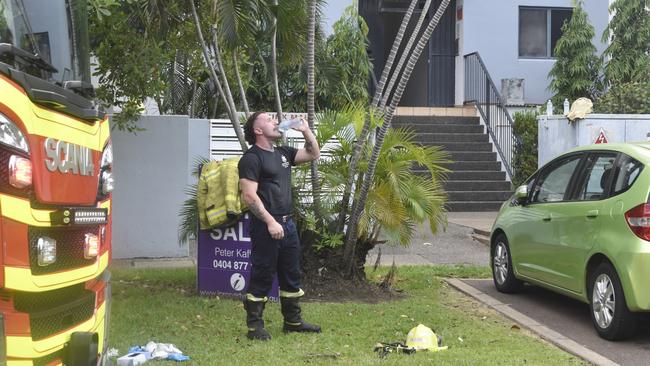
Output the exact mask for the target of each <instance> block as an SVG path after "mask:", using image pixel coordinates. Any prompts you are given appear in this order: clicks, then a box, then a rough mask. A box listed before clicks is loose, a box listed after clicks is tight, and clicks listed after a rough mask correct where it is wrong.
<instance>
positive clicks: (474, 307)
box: [110, 266, 584, 366]
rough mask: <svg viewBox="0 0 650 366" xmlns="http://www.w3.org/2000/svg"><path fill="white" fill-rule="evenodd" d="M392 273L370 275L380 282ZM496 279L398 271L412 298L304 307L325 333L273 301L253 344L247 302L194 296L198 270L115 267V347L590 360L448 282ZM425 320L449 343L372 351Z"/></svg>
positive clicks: (394, 360)
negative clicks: (293, 325) (294, 330)
mask: <svg viewBox="0 0 650 366" xmlns="http://www.w3.org/2000/svg"><path fill="white" fill-rule="evenodd" d="M386 271H387V268H385V267H382V268H380V269H378V271H377V272H372V270H368V273H369V277H370V278H371V279H372V280H376V281H379V280H380V278H381V275H382V274H385V273H386ZM489 275H490V273H489V269H488V268H487V267H475V266H435V267H425V266H414V267H400V268H398V271H397V276H396V284H395V287H396V288H398V289H401V290H403V291H404V294H406V297H405V298H403V299H401V300H396V301H390V302H384V303H379V304H362V303H304V304H303V315H304V318H305V319H306V320H307V321H309V322H313V323H317V324H320V325H321V326H322V327H323V333H322V334H308V335H306V334H289V335H285V334H283V333H282V317H281V315H280V309H279V305H278V304H269V305H267V310H266V312H265V318H266V321H267V330H268V331H269V332H270V333H271V336H272V337H273V339H272V340H271V341H268V342H259V341H258V342H253V341H249V340H248V339H247V338H246V336H245V332H246V326H245V323H244V320H245V315H244V309H243V306H242V303H241V302H240V301H236V300H232V299H226V298H204V297H199V296H197V295H196V290H195V286H196V284H195V283H196V282H195V277H196V272H195V270H194V269H192V268H187V269H146V270H133V269H128V270H127V269H121V270H114V271H113V282H112V283H113V303H112V312H111V326H110V344H111V347H114V348H117V349H118V350H119V352H120V355H123V354H125V353H126V352H127V351H128V349H129V348H130V347H131V346H135V345H144V344H146V343H147V342H148V341H150V340H153V341H155V342H161V343H174V344H175V345H176V346H177V347H178V348H180V349H181V350H182V351H183V352H184V353H185V354H187V355H188V356H190V357H191V360H190V361H187V362H184V363H182V364H185V365H208V366H211V365H292V366H296V365H303V364H309V365H377V364H382V365H431V364H436V365H504V364H506V365H523V364H526V365H567V364H584V363H583V362H582V361H581V360H580V359H577V358H575V357H573V356H571V355H569V354H567V353H565V352H563V351H561V350H559V349H558V348H556V347H554V346H552V345H549V344H548V343H545V342H544V341H542V340H540V339H538V338H536V337H535V336H532V335H531V334H530V333H528V332H527V331H525V330H519V329H518V327H512V326H513V323H512V322H511V321H509V320H507V319H505V318H503V317H502V316H500V315H498V314H497V313H496V312H494V311H492V310H490V309H488V308H486V307H485V306H483V305H481V304H479V303H477V302H475V301H474V300H471V299H469V298H467V297H465V296H464V295H461V294H460V293H458V292H457V291H455V290H454V289H452V288H449V287H448V286H447V285H446V284H445V283H443V282H442V280H441V277H444V276H448V277H452V276H453V277H489ZM418 323H422V324H424V325H426V326H428V327H430V328H432V329H434V331H435V332H436V333H437V334H438V335H440V336H442V337H443V345H446V346H449V349H448V350H446V351H441V352H437V353H427V352H420V353H417V354H415V355H405V354H390V355H389V356H388V357H387V358H385V359H380V358H379V357H378V356H377V354H376V353H374V352H373V347H374V345H375V344H376V343H377V342H380V341H383V342H396V341H401V342H404V341H405V340H406V334H407V333H408V331H409V330H410V329H411V328H412V327H414V326H416V325H417V324H418ZM150 362H154V361H150ZM172 363H175V362H170V361H155V364H158V365H166V364H172Z"/></svg>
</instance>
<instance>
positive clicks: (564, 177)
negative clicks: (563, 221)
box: [531, 155, 581, 203]
mask: <svg viewBox="0 0 650 366" xmlns="http://www.w3.org/2000/svg"><path fill="white" fill-rule="evenodd" d="M580 158H581V155H575V156H571V157H568V158H567V159H566V160H563V161H560V162H559V163H558V164H557V165H554V166H552V167H550V168H549V169H547V170H544V171H542V173H541V174H540V176H539V179H538V180H537V183H536V184H535V189H534V191H533V196H532V199H531V202H533V203H538V202H539V203H543V202H559V201H562V200H564V195H565V194H566V191H567V188H568V187H569V182H570V181H571V176H572V175H573V172H574V171H575V170H576V168H577V167H578V163H579V162H580Z"/></svg>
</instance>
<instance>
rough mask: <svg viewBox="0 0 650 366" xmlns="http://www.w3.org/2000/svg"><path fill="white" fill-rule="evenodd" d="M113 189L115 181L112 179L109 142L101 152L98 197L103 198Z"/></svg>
mask: <svg viewBox="0 0 650 366" xmlns="http://www.w3.org/2000/svg"><path fill="white" fill-rule="evenodd" d="M114 188H115V181H114V179H113V144H112V143H111V142H109V143H108V144H106V147H105V148H104V151H103V152H102V160H101V163H100V168H99V188H98V190H99V192H98V193H99V195H101V196H105V195H107V194H109V193H111V192H113V189H114Z"/></svg>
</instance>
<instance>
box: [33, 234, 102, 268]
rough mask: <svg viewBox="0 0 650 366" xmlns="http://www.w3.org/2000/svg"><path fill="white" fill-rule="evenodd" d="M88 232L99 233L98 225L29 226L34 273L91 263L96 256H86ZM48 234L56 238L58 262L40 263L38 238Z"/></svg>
mask: <svg viewBox="0 0 650 366" xmlns="http://www.w3.org/2000/svg"><path fill="white" fill-rule="evenodd" d="M86 233H99V226H98V225H87V226H83V227H44V228H43V227H35V226H30V227H29V264H30V268H31V270H32V274H34V275H41V274H48V273H53V272H59V271H63V270H70V269H75V268H79V267H84V266H88V265H91V264H93V263H94V262H95V260H96V258H91V259H86V258H84V241H85V238H86ZM43 236H47V237H50V238H52V239H54V240H56V262H54V263H52V264H50V265H48V266H44V267H42V266H39V265H38V238H40V237H43Z"/></svg>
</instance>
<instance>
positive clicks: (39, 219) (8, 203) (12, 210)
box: [0, 194, 54, 226]
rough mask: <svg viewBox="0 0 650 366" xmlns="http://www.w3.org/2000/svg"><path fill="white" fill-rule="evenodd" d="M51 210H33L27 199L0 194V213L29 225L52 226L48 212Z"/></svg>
mask: <svg viewBox="0 0 650 366" xmlns="http://www.w3.org/2000/svg"><path fill="white" fill-rule="evenodd" d="M51 212H54V211H53V210H35V209H33V208H32V207H31V205H30V203H29V200H27V199H23V198H18V197H13V196H7V195H4V194H0V214H1V215H2V217H7V218H10V219H12V220H14V221H18V222H22V223H23V224H27V225H30V226H52V225H51V223H50V213H51Z"/></svg>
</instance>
